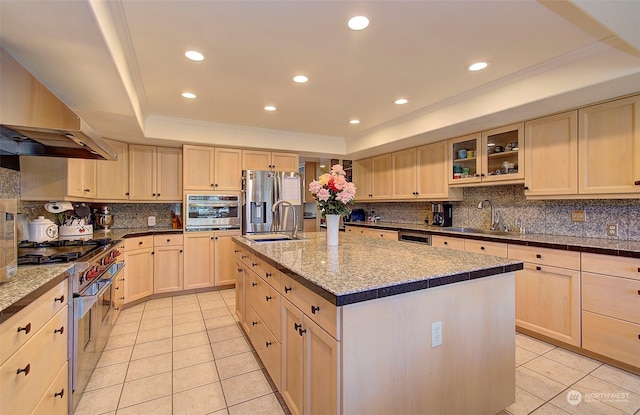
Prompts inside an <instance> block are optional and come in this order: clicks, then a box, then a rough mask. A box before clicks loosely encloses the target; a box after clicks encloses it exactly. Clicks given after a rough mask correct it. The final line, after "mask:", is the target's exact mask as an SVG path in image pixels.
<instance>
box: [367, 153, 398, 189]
mask: <svg viewBox="0 0 640 415" xmlns="http://www.w3.org/2000/svg"><path fill="white" fill-rule="evenodd" d="M391 165H392V163H391V154H383V155H381V156H378V157H373V158H372V159H371V189H372V194H373V196H372V198H373V199H390V198H391V195H392V193H393V172H392V170H391V169H392V166H391Z"/></svg>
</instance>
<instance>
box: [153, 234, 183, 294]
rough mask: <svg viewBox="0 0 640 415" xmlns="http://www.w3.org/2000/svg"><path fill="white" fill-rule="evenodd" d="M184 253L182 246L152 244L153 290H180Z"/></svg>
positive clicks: (157, 291) (156, 291)
mask: <svg viewBox="0 0 640 415" xmlns="http://www.w3.org/2000/svg"><path fill="white" fill-rule="evenodd" d="M183 260H184V255H183V252H182V246H175V245H170V246H154V248H153V292H154V293H156V294H157V293H167V292H173V291H180V290H182V279H183V266H184V261H183Z"/></svg>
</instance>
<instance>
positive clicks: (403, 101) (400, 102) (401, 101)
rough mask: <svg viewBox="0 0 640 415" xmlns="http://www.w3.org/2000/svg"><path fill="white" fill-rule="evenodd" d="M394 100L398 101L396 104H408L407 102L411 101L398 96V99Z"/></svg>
mask: <svg viewBox="0 0 640 415" xmlns="http://www.w3.org/2000/svg"><path fill="white" fill-rule="evenodd" d="M393 102H394V103H396V104H398V105H404V104H406V103H407V102H409V100H408V99H406V98H398V99H396V100H395V101H393Z"/></svg>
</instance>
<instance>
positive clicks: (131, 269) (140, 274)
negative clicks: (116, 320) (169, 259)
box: [121, 236, 153, 304]
mask: <svg viewBox="0 0 640 415" xmlns="http://www.w3.org/2000/svg"><path fill="white" fill-rule="evenodd" d="M123 248H124V252H123V253H124V263H125V264H127V265H126V266H125V267H124V269H123V272H121V273H122V274H124V275H123V278H124V282H123V288H124V300H123V302H124V304H129V303H131V302H133V301H137V300H142V299H144V298H146V297H149V296H150V295H151V294H153V236H141V237H136V238H126V239H124V246H123Z"/></svg>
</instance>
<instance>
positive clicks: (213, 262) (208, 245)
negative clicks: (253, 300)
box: [184, 231, 241, 290]
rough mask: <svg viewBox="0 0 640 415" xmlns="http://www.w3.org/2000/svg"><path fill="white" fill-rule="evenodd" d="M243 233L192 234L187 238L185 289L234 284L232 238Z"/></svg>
mask: <svg viewBox="0 0 640 415" xmlns="http://www.w3.org/2000/svg"><path fill="white" fill-rule="evenodd" d="M240 234H241V232H240V231H220V232H189V233H187V234H185V236H184V289H185V290H189V289H192V288H205V287H215V286H221V285H228V284H233V283H234V282H235V279H236V268H235V264H234V252H233V251H234V246H233V241H232V239H231V238H232V237H233V236H236V235H240Z"/></svg>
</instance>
